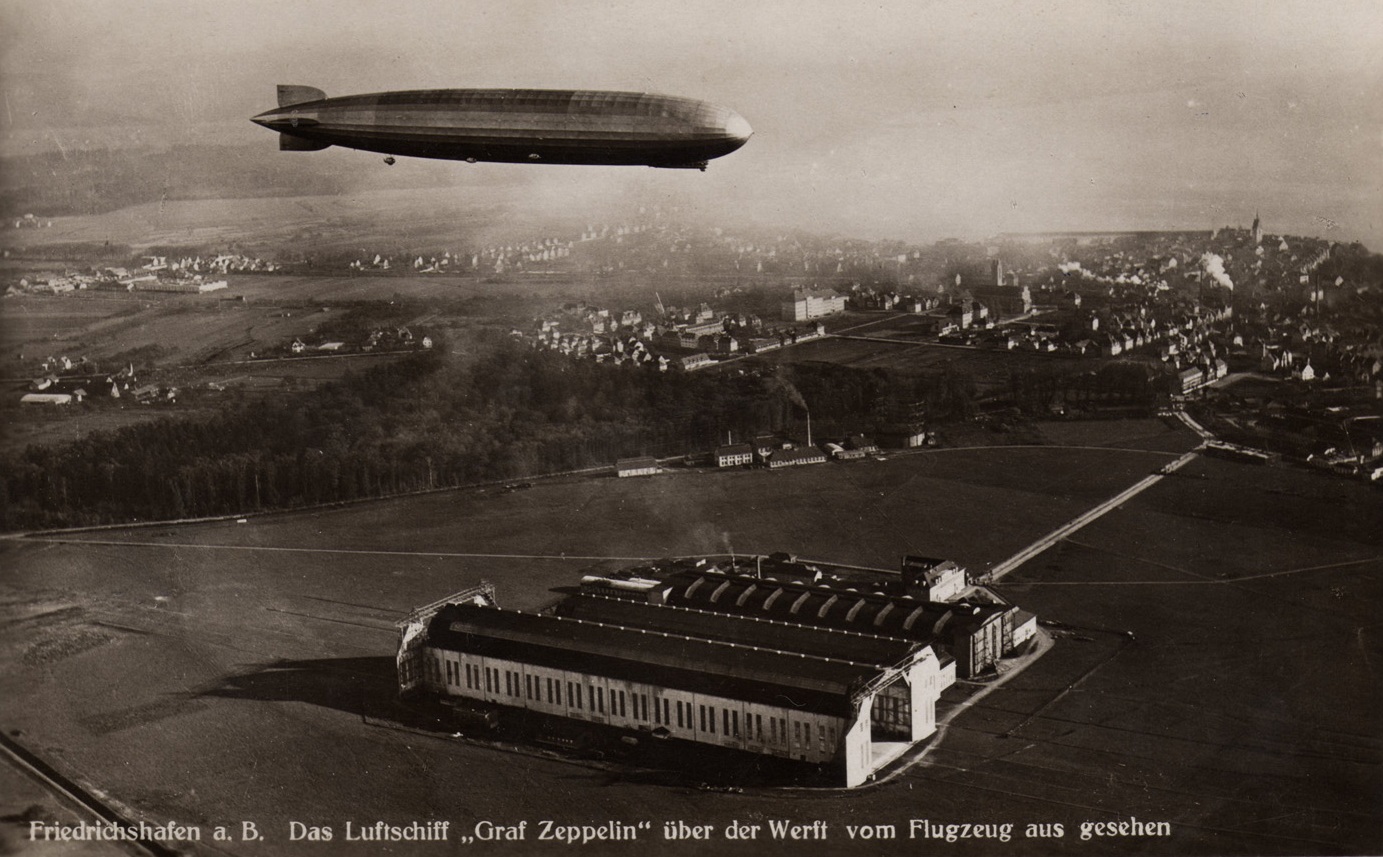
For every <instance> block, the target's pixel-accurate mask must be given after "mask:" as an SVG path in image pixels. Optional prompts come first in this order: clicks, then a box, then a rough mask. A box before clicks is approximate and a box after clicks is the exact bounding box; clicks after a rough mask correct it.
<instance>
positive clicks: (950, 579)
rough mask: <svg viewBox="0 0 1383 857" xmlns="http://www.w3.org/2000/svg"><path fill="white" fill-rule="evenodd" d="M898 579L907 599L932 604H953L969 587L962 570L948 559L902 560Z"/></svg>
mask: <svg viewBox="0 0 1383 857" xmlns="http://www.w3.org/2000/svg"><path fill="white" fill-rule="evenodd" d="M902 576H903V586H904V588H905V590H906V592H907V594H908V595H911V596H912V597H913V598H916V599H918V600H919V601H928V602H932V603H937V602H944V601H954V600H956V599H958V598H960V597H961V595H963V594H964V593H965V590H966V587H967V586H968V585H969V583H968V582H967V581H966V578H965V569H964V568H963V567H961V566H959V565H957V564H956V563H955V562H954V561H953V560H949V559H933V558H931V557H925V556H905V557H903V563H902Z"/></svg>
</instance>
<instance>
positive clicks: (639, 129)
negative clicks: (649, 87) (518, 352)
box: [253, 87, 753, 168]
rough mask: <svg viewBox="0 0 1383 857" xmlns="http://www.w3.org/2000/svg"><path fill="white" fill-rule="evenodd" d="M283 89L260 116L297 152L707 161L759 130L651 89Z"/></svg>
mask: <svg viewBox="0 0 1383 857" xmlns="http://www.w3.org/2000/svg"><path fill="white" fill-rule="evenodd" d="M285 92H287V93H288V94H287V95H286V96H285V95H283V93H285ZM280 93H281V97H280V102H281V104H280V107H279V108H278V109H276V110H271V111H268V112H266V113H262V114H260V115H259V116H256V117H254V120H253V121H255V122H256V123H258V124H260V125H263V126H264V127H266V128H270V129H272V130H275V131H278V132H280V133H281V134H282V135H284V137H283V138H281V140H282V141H283V143H282V145H281V147H282V148H286V149H295V150H303V149H317V148H325V147H327V146H343V147H346V148H352V149H362V150H365V151H369V152H379V153H381V154H388V155H402V156H408V157H417V158H441V159H447V160H465V161H495V162H504V163H549V164H611V165H646V166H652V167H703V168H704V166H705V163H706V162H707V161H709V160H711V159H713V158H718V157H721V156H722V155H727V154H729V153H730V152H733V151H735V150H736V149H738V148H739V147H740V146H742V145H744V143H745V141H746V140H748V139H749V135H750V134H751V133H753V132H752V131H751V130H750V128H749V124H748V123H747V122H745V121H744V119H743V118H741V117H740V116H739V114H737V113H735V112H734V111H733V110H730V109H728V108H725V107H718V106H716V105H713V104H709V103H707V102H704V101H697V100H695V99H690V98H679V97H676V96H669V95H655V94H651V93H638V92H602V91H583V90H521V89H446V90H417V91H408V92H384V93H375V94H370V95H352V96H345V97H340V98H310V100H305V101H296V102H293V99H294V98H297V97H303V96H304V95H307V96H309V97H310V96H311V95H313V94H316V95H320V94H321V93H320V92H319V91H317V90H311V89H309V88H306V87H281V88H280ZM285 99H286V100H288V101H290V102H291V103H287V104H283V103H282V102H283V101H284V100H285Z"/></svg>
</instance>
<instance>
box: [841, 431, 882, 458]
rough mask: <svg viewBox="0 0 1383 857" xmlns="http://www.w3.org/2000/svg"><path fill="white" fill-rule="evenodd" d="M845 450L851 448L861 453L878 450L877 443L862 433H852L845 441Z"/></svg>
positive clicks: (871, 453) (872, 452) (867, 453)
mask: <svg viewBox="0 0 1383 857" xmlns="http://www.w3.org/2000/svg"><path fill="white" fill-rule="evenodd" d="M845 448H846V449H847V450H853V451H856V452H859V453H861V454H863V455H873V454H874V453H876V452H878V451H879V445H878V444H877V443H875V442H874V441H872V440H870V439H869V438H867V437H865V436H864V435H862V434H852V435H850V438H849V439H848V440H847V441H846V442H845Z"/></svg>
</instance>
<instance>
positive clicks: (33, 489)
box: [0, 333, 975, 530]
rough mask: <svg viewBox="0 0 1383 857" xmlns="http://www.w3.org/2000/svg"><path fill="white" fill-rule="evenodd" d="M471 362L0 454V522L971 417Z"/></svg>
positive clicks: (867, 388) (540, 362)
mask: <svg viewBox="0 0 1383 857" xmlns="http://www.w3.org/2000/svg"><path fill="white" fill-rule="evenodd" d="M481 351H482V356H481V357H480V358H479V359H477V360H475V361H470V362H467V363H459V362H457V361H449V360H448V359H447V358H446V357H445V355H442V354H438V353H435V352H422V353H419V354H417V355H412V356H409V357H407V358H404V359H402V360H400V361H398V362H396V363H393V364H390V365H387V366H382V367H377V368H375V369H372V370H370V371H367V372H363V373H360V374H358V375H352V376H348V377H347V378H345V379H343V380H342V381H340V382H337V383H334V384H330V385H326V386H324V387H322V388H319V389H317V390H314V391H310V392H304V393H298V394H294V395H291V396H283V397H277V398H262V399H257V400H245V401H241V402H238V403H232V404H231V405H229V406H228V407H227V408H226V409H225V410H223V411H221V412H219V413H218V414H216V415H215V416H214V417H211V418H207V419H201V420H196V419H190V418H181V419H179V418H167V419H163V420H159V421H157V422H153V423H146V424H142V425H138V426H131V427H128V428H125V429H121V430H119V431H115V432H106V433H100V432H98V433H94V434H92V435H89V436H87V437H85V438H82V439H80V440H78V441H74V442H72V443H69V444H66V445H61V446H53V447H31V448H29V449H27V450H26V451H25V452H24V453H22V454H19V455H17V456H14V457H12V458H10V459H8V460H5V461H3V462H0V527H3V528H4V529H7V530H14V529H42V528H57V527H74V526H88V525H95V524H103V523H118V522H128V521H147V520H168V519H180V518H188V517H202V516H214V515H224V514H240V513H247V512H253V511H259V510H268V509H287V508H296V507H303V506H310V505H316V504H322V503H333V502H341V501H349V500H356V499H362V498H370V497H381V496H388V495H392V494H399V493H405V492H411V491H421V490H428V489H434V488H445V487H454V486H462V485H473V484H477V483H484V482H487V481H493V480H508V479H514V478H518V477H525V476H535V475H540V474H546V473H555V472H562V471H568V470H576V469H581V468H587V467H596V466H602V465H610V464H612V463H613V462H614V461H615V460H616V459H617V458H620V457H624V456H632V455H655V456H660V457H667V456H683V455H688V454H695V453H702V452H706V451H709V450H711V449H713V448H714V447H715V446H716V445H718V444H721V443H724V442H726V440H727V439H729V438H733V439H734V440H746V439H748V438H750V437H752V436H753V435H754V434H757V433H760V432H783V433H786V434H788V435H790V436H791V435H794V434H795V435H797V436H799V437H801V436H802V435H804V433H805V426H804V424H805V418H806V415H807V414H806V411H805V410H804V408H803V407H802V405H803V403H804V402H810V407H811V418H812V423H813V434H814V436H815V437H817V438H818V439H825V438H826V437H829V436H831V435H842V434H845V433H849V432H860V431H871V430H873V429H874V428H875V427H876V426H877V425H879V424H880V423H881V422H882V421H884V420H885V419H886V418H887V416H888V414H889V413H891V412H893V411H896V405H897V403H899V402H909V403H917V404H919V405H921V406H922V407H923V408H924V409H925V412H926V413H927V414H928V415H929V417H936V418H941V419H946V418H962V419H963V418H966V417H968V416H971V415H973V413H974V409H975V398H974V397H975V384H974V381H973V379H970V378H969V377H967V376H964V375H961V374H956V373H952V372H947V373H940V374H935V375H925V376H916V375H899V374H894V373H890V372H887V371H884V370H877V369H876V370H857V369H851V368H846V367H841V366H834V365H828V364H799V365H796V366H793V367H790V368H787V367H782V368H778V369H774V370H737V371H712V372H699V373H680V372H669V373H659V372H657V371H654V370H652V369H649V368H648V367H634V366H631V365H628V364H626V365H624V366H613V365H607V364H602V363H596V362H594V361H579V360H572V359H570V358H568V357H565V356H563V355H560V354H556V353H552V352H542V351H533V350H530V349H529V348H528V347H526V346H525V345H523V344H522V343H520V342H518V341H516V340H513V339H510V338H509V337H507V336H504V335H502V334H498V333H494V334H490V335H489V341H487V342H486V343H484V344H483V347H482V348H481Z"/></svg>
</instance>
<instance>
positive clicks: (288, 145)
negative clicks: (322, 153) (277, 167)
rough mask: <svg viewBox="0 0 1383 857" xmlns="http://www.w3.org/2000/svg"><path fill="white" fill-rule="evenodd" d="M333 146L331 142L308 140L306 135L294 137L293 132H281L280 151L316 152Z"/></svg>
mask: <svg viewBox="0 0 1383 857" xmlns="http://www.w3.org/2000/svg"><path fill="white" fill-rule="evenodd" d="M330 146H331V144H330V143H323V142H320V141H318V140H308V139H306V138H304V137H294V136H293V135H292V134H283V133H280V134H279V151H280V152H316V151H319V150H321V149H326V148H329V147H330Z"/></svg>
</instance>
